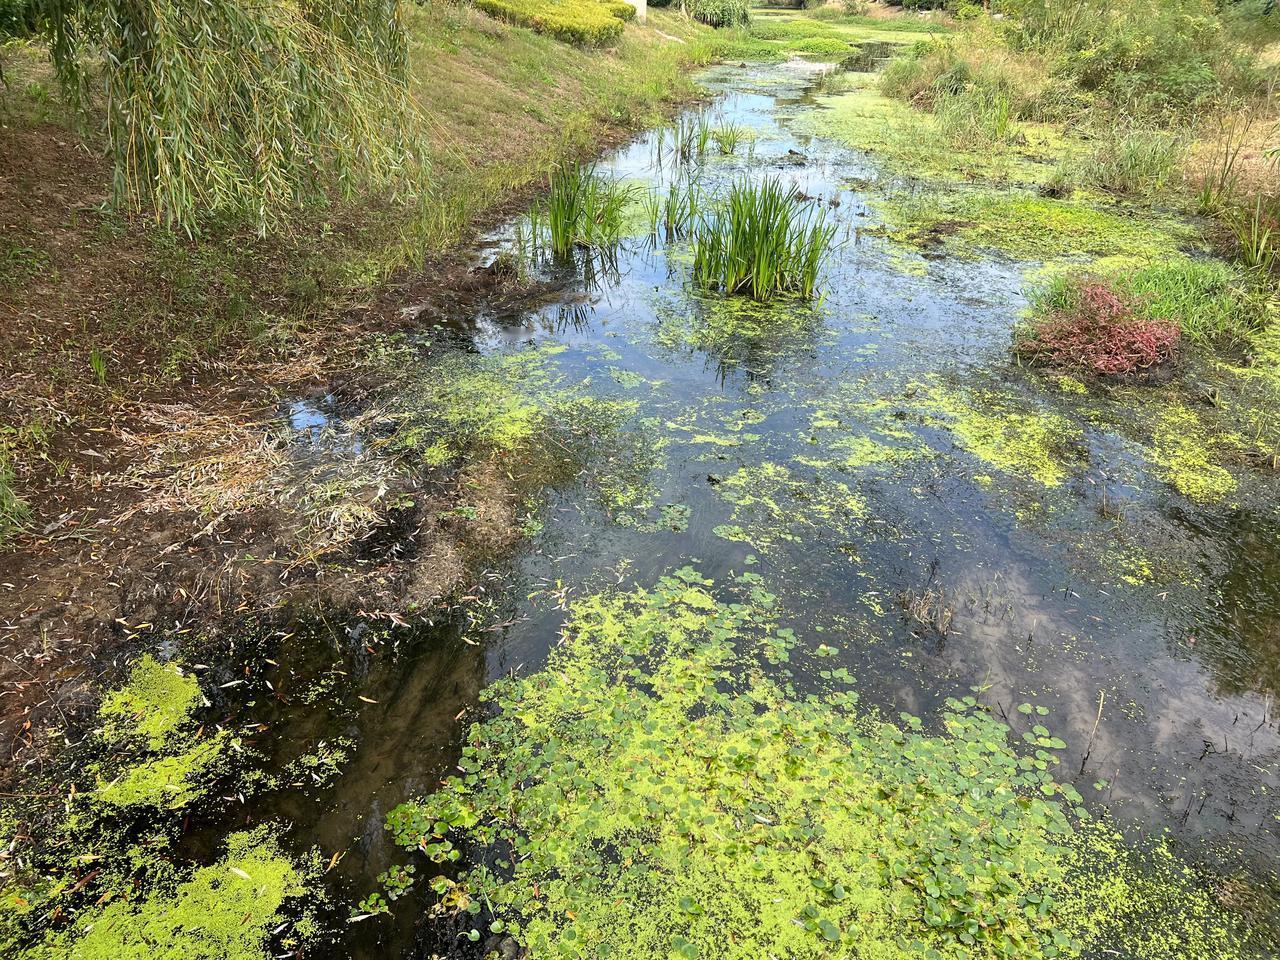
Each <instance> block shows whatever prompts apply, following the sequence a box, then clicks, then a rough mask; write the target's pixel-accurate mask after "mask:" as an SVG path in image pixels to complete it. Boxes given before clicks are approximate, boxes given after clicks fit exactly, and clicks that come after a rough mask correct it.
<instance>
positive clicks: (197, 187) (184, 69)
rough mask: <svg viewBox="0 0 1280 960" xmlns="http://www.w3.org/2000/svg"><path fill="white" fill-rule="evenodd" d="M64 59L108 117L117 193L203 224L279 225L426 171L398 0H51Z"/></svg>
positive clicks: (187, 223)
mask: <svg viewBox="0 0 1280 960" xmlns="http://www.w3.org/2000/svg"><path fill="white" fill-rule="evenodd" d="M43 3H44V18H43V19H44V23H45V25H46V28H47V30H48V33H49V40H50V49H51V51H52V56H53V62H54V66H55V68H56V71H57V73H58V76H59V79H60V80H61V81H62V84H63V86H64V88H65V89H66V90H67V91H68V92H69V93H70V94H71V95H72V96H73V97H74V98H75V100H76V101H77V103H79V104H80V105H81V107H82V108H84V113H85V115H86V116H87V117H98V118H101V119H102V121H103V123H104V125H105V134H106V143H107V145H108V149H109V150H110V152H111V157H112V160H113V161H114V167H115V194H116V197H117V200H118V201H119V202H121V203H123V204H126V205H129V206H131V207H133V208H134V209H137V210H149V211H151V212H153V213H154V215H155V216H156V218H157V219H158V220H160V221H162V222H165V223H167V224H169V225H171V226H175V227H178V228H181V229H184V230H186V231H188V232H192V231H194V230H196V229H198V228H199V226H200V224H202V223H205V222H207V221H208V220H209V219H210V218H211V217H216V218H227V217H230V218H234V219H237V220H245V219H247V220H250V221H251V222H253V223H256V224H257V225H258V227H259V229H260V230H262V231H266V230H268V229H271V228H273V227H277V226H279V225H280V223H281V222H282V219H283V217H284V216H285V215H286V213H287V211H288V210H289V209H290V208H293V207H297V206H299V205H301V204H303V203H305V202H307V201H308V200H312V199H315V198H317V197H323V196H328V195H331V194H332V193H333V192H335V191H337V192H340V193H345V194H348V195H349V194H351V193H352V192H354V191H356V190H359V189H372V190H379V189H386V188H391V187H394V186H396V185H397V184H401V183H404V182H406V180H410V181H412V179H413V178H414V177H416V175H417V174H418V173H419V172H420V168H419V165H418V162H417V158H416V156H415V149H414V147H415V139H416V138H415V137H414V136H413V134H412V129H411V127H412V119H413V111H412V109H411V107H410V103H409V97H408V91H407V88H406V83H405V77H406V67H407V44H406V38H405V30H404V22H403V19H402V18H403V11H402V7H401V2H400V0H43Z"/></svg>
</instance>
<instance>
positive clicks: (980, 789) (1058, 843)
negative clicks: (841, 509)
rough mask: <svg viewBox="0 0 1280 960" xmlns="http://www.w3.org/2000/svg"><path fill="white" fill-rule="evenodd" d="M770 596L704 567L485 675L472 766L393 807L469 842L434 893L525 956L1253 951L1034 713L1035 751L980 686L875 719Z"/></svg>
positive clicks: (621, 598) (583, 607) (828, 652)
mask: <svg viewBox="0 0 1280 960" xmlns="http://www.w3.org/2000/svg"><path fill="white" fill-rule="evenodd" d="M777 613H778V611H777V609H776V601H775V599H774V597H773V596H772V595H771V594H770V593H769V592H768V590H767V589H766V588H765V585H764V584H763V582H762V581H761V579H760V578H759V577H755V576H753V575H745V576H743V577H741V578H739V579H738V580H737V581H736V582H734V583H733V584H726V585H722V586H720V587H717V586H716V585H715V584H713V583H712V582H711V581H709V580H707V579H705V578H703V577H701V576H700V575H699V574H698V573H696V572H695V571H694V570H692V569H689V568H685V569H682V570H679V571H677V572H675V573H674V574H672V575H670V576H667V577H664V578H662V579H660V580H659V581H658V582H657V583H656V584H655V585H654V586H653V588H652V589H637V590H633V591H630V592H604V593H600V594H596V595H594V596H589V597H587V598H584V599H583V600H580V601H578V602H577V603H575V604H574V605H573V606H572V608H571V613H570V618H569V622H568V624H567V625H566V629H565V632H564V642H563V644H562V645H561V646H560V647H558V648H556V650H555V651H554V652H553V654H552V657H551V662H550V663H549V664H548V667H547V669H545V670H543V671H540V672H537V673H534V674H531V675H529V676H527V677H520V678H508V679H505V680H502V681H500V682H499V683H497V684H496V685H494V687H492V688H490V691H489V699H490V701H491V703H492V704H493V706H494V708H495V710H494V712H493V713H492V714H491V715H490V716H489V717H488V718H487V719H485V720H483V721H482V722H480V723H477V724H476V725H475V726H473V727H472V728H471V731H470V734H469V735H468V738H467V745H466V748H465V750H464V754H463V757H462V760H461V762H460V764H459V772H458V774H457V775H455V776H454V777H452V778H451V779H450V780H448V781H447V782H446V783H445V784H444V786H443V788H442V789H441V790H440V791H439V792H437V793H436V794H434V795H432V796H430V797H427V798H424V799H423V800H420V801H414V802H410V803H406V804H403V805H401V806H400V807H398V808H396V809H395V810H393V811H392V812H391V814H390V815H389V816H388V818H387V826H388V829H389V830H390V831H391V832H392V833H393V835H394V836H395V839H396V841H397V842H398V843H399V844H401V845H403V846H404V847H405V848H406V849H408V850H410V851H413V852H414V853H415V854H425V855H426V856H427V857H428V858H429V859H430V860H432V861H435V862H437V863H442V864H443V863H454V862H457V861H460V860H461V859H462V851H463V848H464V847H465V848H466V849H468V850H469V851H470V852H472V853H473V854H474V856H473V857H471V858H469V859H468V861H467V864H468V865H467V866H466V867H465V869H464V870H463V872H462V873H461V874H460V875H459V874H457V873H451V877H444V876H440V877H437V878H435V879H434V880H432V881H431V886H432V889H433V890H434V891H435V892H436V893H437V894H438V895H439V896H440V900H441V908H442V909H448V910H456V911H458V912H459V913H460V914H461V915H462V916H463V917H465V916H466V912H471V913H472V914H473V915H476V919H475V921H473V922H474V923H475V924H476V925H477V927H487V928H488V929H489V930H490V931H493V932H500V933H506V934H509V935H510V936H512V937H514V938H515V939H516V940H517V941H518V943H519V944H520V945H521V946H523V947H524V949H525V950H527V952H528V956H529V957H531V958H533V960H541V958H551V957H555V958H562V957H574V958H587V957H591V958H594V957H603V956H611V957H615V958H621V960H630V958H635V960H640V958H643V960H651V958H653V957H668V958H697V957H704V958H705V957H721V958H727V960H736V958H742V960H747V958H750V960H757V958H760V957H767V956H777V957H791V958H813V960H818V958H828V957H834V956H845V957H855V956H856V957H875V958H881V960H907V958H933V960H962V958H966V960H967V958H972V957H988V958H993V960H1014V958H1019V960H1040V958H1054V957H1070V956H1075V955H1077V954H1078V953H1079V951H1080V950H1081V948H1082V947H1085V946H1089V945H1097V944H1105V945H1106V946H1107V947H1108V948H1111V949H1121V948H1123V949H1124V950H1126V951H1128V954H1127V955H1133V956H1139V957H1143V958H1156V957H1169V958H1172V957H1174V956H1179V957H1181V956H1209V955H1223V956H1228V957H1239V956H1242V955H1244V951H1245V949H1246V947H1245V943H1246V940H1245V938H1244V937H1243V936H1242V925H1241V924H1239V923H1238V922H1237V921H1236V920H1234V919H1233V918H1232V917H1231V916H1230V915H1229V914H1226V913H1225V912H1224V911H1223V910H1222V908H1221V907H1220V906H1219V905H1218V904H1217V903H1215V902H1214V901H1213V900H1212V898H1210V897H1209V896H1207V895H1206V894H1204V893H1203V892H1201V891H1200V890H1198V889H1196V888H1195V887H1194V885H1193V884H1192V883H1191V882H1189V881H1188V880H1187V878H1186V876H1179V875H1178V873H1177V871H1176V870H1166V871H1165V872H1164V873H1161V874H1157V875H1156V876H1155V879H1148V878H1146V877H1144V876H1142V875H1141V873H1140V871H1138V870H1137V869H1136V868H1135V866H1134V862H1133V861H1132V860H1131V859H1130V858H1129V856H1128V854H1127V853H1126V851H1125V850H1124V849H1123V848H1122V847H1120V846H1119V843H1118V840H1117V838H1116V836H1115V834H1114V831H1112V830H1110V829H1109V828H1106V827H1103V826H1098V827H1084V828H1082V829H1078V828H1076V827H1074V826H1073V820H1080V819H1081V818H1084V817H1085V816H1086V815H1085V814H1084V811H1083V810H1082V809H1081V808H1080V806H1079V804H1080V801H1081V798H1080V796H1079V794H1078V793H1077V792H1076V791H1075V790H1074V789H1072V788H1071V787H1070V786H1063V785H1061V784H1059V783H1058V782H1056V781H1055V779H1054V775H1053V771H1054V768H1055V765H1056V763H1057V757H1056V754H1055V751H1057V750H1060V749H1062V748H1063V747H1064V746H1065V744H1064V743H1063V741H1061V740H1059V739H1057V738H1056V737H1054V736H1053V735H1052V734H1051V733H1050V732H1049V731H1048V730H1047V729H1046V728H1045V727H1044V726H1042V725H1040V723H1038V722H1037V720H1038V718H1031V719H1030V720H1028V721H1026V723H1025V725H1026V726H1027V729H1026V731H1025V732H1024V734H1023V740H1024V742H1025V744H1026V745H1027V746H1026V752H1025V753H1024V752H1022V751H1020V750H1019V749H1016V748H1015V747H1014V745H1013V743H1012V736H1011V732H1010V730H1009V729H1008V728H1007V727H1006V726H1005V725H1004V724H1002V723H1000V722H998V721H996V720H995V719H993V718H992V717H991V716H990V715H988V714H987V713H986V712H985V711H983V710H982V709H981V708H980V707H979V705H978V704H977V702H976V700H975V699H974V698H972V697H968V698H965V699H964V700H950V701H948V709H947V711H946V713H945V715H944V716H943V718H942V728H941V729H940V730H939V731H938V732H928V731H926V729H925V726H924V724H923V723H922V722H921V721H920V720H918V719H916V718H914V717H910V716H906V715H904V716H903V717H902V718H901V719H900V720H899V721H898V722H896V723H888V722H884V721H883V720H881V719H879V718H877V717H876V716H875V715H874V714H873V713H871V712H870V711H866V710H864V709H863V708H860V707H859V706H858V702H857V698H856V697H855V696H854V694H853V693H852V692H851V691H850V688H849V675H848V673H847V672H846V671H845V670H843V669H839V668H834V667H832V666H831V663H832V661H831V659H830V657H831V656H832V655H834V654H836V653H837V651H836V650H835V649H834V648H832V647H830V646H827V645H825V644H824V645H822V646H820V647H818V648H817V649H816V650H815V651H814V652H813V654H812V656H813V657H815V658H816V659H815V660H813V661H812V666H811V668H810V676H811V678H812V681H810V682H818V687H819V690H820V691H823V692H815V693H812V694H809V695H801V694H799V693H797V692H796V691H795V689H794V688H793V685H792V678H791V675H790V674H789V673H788V671H787V669H786V667H785V664H786V663H788V662H792V661H799V660H801V658H806V659H807V657H808V656H810V655H809V654H806V653H805V652H804V648H803V644H802V643H801V641H800V639H799V638H798V637H797V636H796V635H795V633H794V632H793V631H792V630H790V629H786V628H780V627H779V624H778V623H777ZM1042 712H1043V711H1042ZM1175 866H1176V865H1175ZM1144 916H1146V917H1147V919H1146V920H1143V917H1144ZM1153 920H1154V922H1156V923H1158V924H1159V938H1158V939H1157V940H1153V939H1152V934H1154V933H1155V931H1154V930H1152V926H1151V925H1152V922H1153ZM466 935H467V936H469V937H471V938H472V939H475V940H479V939H480V936H481V934H480V931H479V929H472V930H471V931H470V933H467V934H466ZM1152 943H1168V944H1172V945H1175V948H1176V950H1175V952H1168V951H1163V950H1161V949H1159V948H1158V947H1157V948H1156V949H1152V948H1151V944H1152ZM1179 951H1180V952H1179ZM1219 951H1222V953H1221V954H1219Z"/></svg>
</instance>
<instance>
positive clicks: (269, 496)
mask: <svg viewBox="0 0 1280 960" xmlns="http://www.w3.org/2000/svg"><path fill="white" fill-rule="evenodd" d="M139 413H140V418H142V419H143V420H144V422H145V423H146V425H147V427H148V428H149V432H147V433H134V432H131V431H129V430H121V431H120V432H119V439H120V441H121V443H122V445H123V447H124V449H125V451H126V452H127V455H128V457H129V465H128V467H127V468H126V470H125V472H124V474H123V476H122V478H121V479H122V481H123V482H124V483H125V484H126V485H128V486H130V487H132V488H133V489H135V490H137V491H138V492H139V493H140V494H141V496H140V498H139V499H138V500H137V501H135V502H134V503H133V504H131V505H130V507H129V508H128V510H127V511H126V512H125V513H124V514H121V515H120V516H118V517H116V518H114V520H113V521H112V522H113V523H116V524H121V523H124V522H126V521H127V520H128V519H129V518H130V517H131V516H132V515H133V514H136V513H142V514H149V515H155V514H164V513H168V514H178V513H185V514H189V515H192V516H193V517H195V518H196V523H197V528H196V529H193V530H192V534H191V535H192V536H193V537H195V538H198V537H206V536H210V535H213V534H215V533H217V532H219V531H222V530H226V529H228V528H237V527H239V528H243V527H245V526H247V525H249V524H250V523H251V522H252V519H251V518H252V515H253V514H255V513H262V512H266V513H270V514H271V516H272V523H273V526H274V527H275V529H276V530H277V531H278V535H279V539H280V542H281V545H282V546H284V547H287V548H290V549H291V550H292V551H293V554H294V555H293V559H292V561H291V563H292V564H293V565H297V564H299V563H304V562H311V561H314V560H317V559H319V558H320V557H323V556H326V555H328V554H331V553H334V552H336V551H341V550H345V549H349V548H350V547H351V546H352V544H354V543H355V542H357V541H359V540H361V539H362V538H364V537H365V536H367V535H368V534H369V533H371V532H372V531H373V530H375V529H377V528H378V527H379V526H381V525H383V524H384V523H386V521H387V517H388V513H389V511H390V510H392V509H394V508H395V507H396V506H397V505H399V504H400V503H401V501H402V496H403V493H404V491H405V490H406V489H407V488H408V481H407V479H406V478H405V477H404V476H403V475H402V474H401V472H400V471H399V469H398V468H397V467H396V465H395V464H394V463H392V462H390V461H388V460H387V459H385V458H383V457H380V456H378V455H377V454H375V453H372V452H370V451H369V450H367V449H365V448H364V447H362V446H361V445H360V444H359V443H357V442H356V438H355V437H353V436H351V435H349V434H347V433H345V432H343V431H341V430H336V431H329V432H328V433H326V434H323V435H320V436H307V437H300V436H298V435H297V434H295V433H294V432H293V431H291V430H290V429H289V428H288V426H287V425H286V424H284V423H283V422H275V423H272V422H270V421H268V422H267V423H266V424H265V425H264V424H263V423H262V422H261V421H256V420H248V421H245V420H243V419H234V418H231V417H226V416H218V415H209V414H208V413H207V412H204V411H201V410H199V409H197V408H195V407H192V406H190V405H187V404H166V405H162V404H149V405H147V406H145V407H144V408H143V409H142V410H140V411H139Z"/></svg>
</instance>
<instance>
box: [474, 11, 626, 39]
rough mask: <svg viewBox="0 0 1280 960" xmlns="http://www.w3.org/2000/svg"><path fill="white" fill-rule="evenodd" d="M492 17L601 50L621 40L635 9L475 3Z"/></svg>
mask: <svg viewBox="0 0 1280 960" xmlns="http://www.w3.org/2000/svg"><path fill="white" fill-rule="evenodd" d="M475 4H476V7H477V8H479V9H480V10H483V11H484V12H485V13H487V14H489V15H490V16H492V17H497V18H498V19H499V20H506V21H507V22H508V23H514V24H517V25H519V26H522V27H529V28H531V29H533V30H536V31H537V32H539V33H545V34H548V35H550V36H553V37H556V38H557V39H559V40H564V41H565V42H567V43H576V44H581V45H583V46H602V45H604V44H608V43H612V42H613V41H615V40H617V39H618V37H620V36H622V28H623V27H624V26H625V24H626V22H627V21H628V20H630V19H631V18H632V17H634V16H635V15H636V8H635V7H633V6H632V5H631V4H629V3H621V2H617V0H475Z"/></svg>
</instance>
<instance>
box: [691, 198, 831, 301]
mask: <svg viewBox="0 0 1280 960" xmlns="http://www.w3.org/2000/svg"><path fill="white" fill-rule="evenodd" d="M835 232H836V231H835V227H834V226H833V225H831V224H829V223H828V222H827V220H826V214H825V211H823V210H822V209H821V208H817V209H815V208H814V207H811V206H805V205H803V204H802V203H801V202H800V200H799V198H798V193H797V191H796V188H795V187H794V186H784V185H783V184H782V183H781V181H779V180H777V179H775V178H766V179H765V180H763V181H762V182H759V183H752V182H750V181H740V182H739V183H737V184H735V185H734V186H733V187H732V188H731V189H730V191H729V195H728V197H727V198H726V199H725V201H724V203H723V205H717V208H716V209H714V210H712V211H710V212H707V213H704V215H703V216H702V217H701V218H700V219H699V220H698V223H697V225H696V227H695V228H694V231H693V237H692V242H693V254H694V262H693V276H694V281H695V282H696V283H698V284H699V285H701V286H703V287H705V288H707V289H711V290H721V291H724V292H726V293H731V294H738V293H740V294H747V295H749V296H751V297H753V298H754V299H756V300H762V301H763V300H773V299H775V298H777V297H779V296H783V295H788V294H790V295H795V296H799V297H803V298H808V297H812V296H813V294H814V292H815V289H816V287H817V281H818V273H819V270H820V268H821V266H822V262H823V260H824V259H825V258H826V257H827V255H828V254H829V253H830V252H831V250H832V249H833V241H834V239H835Z"/></svg>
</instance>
